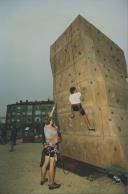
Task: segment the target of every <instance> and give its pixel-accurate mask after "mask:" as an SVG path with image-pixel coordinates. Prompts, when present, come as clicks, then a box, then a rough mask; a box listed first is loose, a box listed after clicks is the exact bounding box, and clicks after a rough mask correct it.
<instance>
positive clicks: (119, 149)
mask: <svg viewBox="0 0 128 194" xmlns="http://www.w3.org/2000/svg"><path fill="white" fill-rule="evenodd" d="M50 49H51V50H50V61H51V68H52V73H53V79H54V80H53V81H54V84H53V86H54V88H53V93H54V100H55V102H56V104H57V113H58V120H59V125H60V128H61V131H62V138H63V140H62V148H63V153H64V155H65V156H69V157H71V158H74V159H77V160H80V161H83V162H87V163H90V164H93V165H96V166H99V167H104V168H107V167H110V166H112V165H120V166H122V167H127V166H128V121H127V120H128V83H127V81H126V77H127V71H126V62H125V58H124V53H123V51H122V50H121V49H120V48H119V46H117V45H116V44H115V43H114V42H112V41H111V40H110V39H109V38H108V37H106V36H105V35H104V34H103V33H102V32H100V31H99V30H98V29H97V28H96V27H94V26H93V25H92V24H90V23H89V22H88V21H86V20H85V19H84V18H83V17H81V16H78V17H77V18H76V19H75V20H74V21H73V23H72V24H71V25H70V26H69V27H68V28H67V29H66V30H65V32H64V33H63V34H62V35H61V36H60V37H59V38H58V39H57V40H56V41H55V43H54V44H53V45H52V46H51V48H50ZM72 86H75V87H76V88H77V90H78V91H80V92H81V94H82V95H81V102H82V106H83V107H84V109H85V111H86V113H87V116H88V118H89V121H90V123H91V124H92V125H93V126H94V128H95V129H96V130H95V131H89V130H88V128H87V124H86V122H85V120H84V117H82V116H80V115H79V113H77V112H75V118H74V119H70V116H69V115H70V112H71V111H70V110H71V107H70V103H69V99H68V97H69V89H70V87H72Z"/></svg>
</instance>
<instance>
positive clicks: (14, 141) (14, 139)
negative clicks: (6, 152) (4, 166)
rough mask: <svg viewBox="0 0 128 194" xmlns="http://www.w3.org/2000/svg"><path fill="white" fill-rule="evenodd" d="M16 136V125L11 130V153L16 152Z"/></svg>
mask: <svg viewBox="0 0 128 194" xmlns="http://www.w3.org/2000/svg"><path fill="white" fill-rule="evenodd" d="M16 136H17V128H16V126H15V125H14V126H13V128H12V130H11V136H10V152H13V151H14V145H16Z"/></svg>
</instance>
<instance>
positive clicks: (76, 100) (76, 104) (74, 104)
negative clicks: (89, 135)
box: [69, 87, 95, 131]
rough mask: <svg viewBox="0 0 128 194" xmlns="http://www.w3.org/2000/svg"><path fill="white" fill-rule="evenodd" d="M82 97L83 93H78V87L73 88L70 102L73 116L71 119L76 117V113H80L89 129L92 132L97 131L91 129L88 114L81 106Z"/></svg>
mask: <svg viewBox="0 0 128 194" xmlns="http://www.w3.org/2000/svg"><path fill="white" fill-rule="evenodd" d="M80 97H81V93H80V92H77V90H76V87H71V88H70V95H69V101H70V103H71V116H70V117H71V118H72V119H73V118H74V117H75V114H74V111H78V112H79V113H80V115H81V116H84V118H85V122H86V124H87V127H88V129H89V130H91V131H95V129H94V128H93V127H91V125H90V122H89V119H88V117H87V115H86V112H85V110H84V109H83V107H82V105H81V100H80Z"/></svg>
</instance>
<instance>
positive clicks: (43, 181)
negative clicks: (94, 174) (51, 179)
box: [40, 178, 48, 185]
mask: <svg viewBox="0 0 128 194" xmlns="http://www.w3.org/2000/svg"><path fill="white" fill-rule="evenodd" d="M47 181H48V179H47V178H45V179H44V180H41V181H40V185H43V184H44V183H46V182H47Z"/></svg>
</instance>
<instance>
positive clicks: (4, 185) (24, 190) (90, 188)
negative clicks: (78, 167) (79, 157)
mask: <svg viewBox="0 0 128 194" xmlns="http://www.w3.org/2000/svg"><path fill="white" fill-rule="evenodd" d="M41 149H42V146H41V144H39V143H35V144H34V143H33V144H32V143H30V144H29V143H28V144H26V143H22V142H20V141H19V142H18V143H17V145H16V147H15V151H14V152H9V145H0V194H49V193H56V194H68V193H69V194H126V193H128V192H127V191H128V187H126V186H124V185H123V184H122V183H121V184H118V185H117V184H114V183H113V182H112V181H111V179H109V178H107V177H105V176H104V177H101V178H99V179H97V180H95V181H93V182H90V181H89V180H87V179H86V177H80V176H78V175H75V174H73V173H69V174H66V175H65V174H64V173H63V171H62V170H61V169H57V174H56V182H58V183H61V184H62V186H61V187H60V188H59V189H56V190H49V189H48V186H47V183H46V184H45V185H43V186H40V184H39V182H40V167H39V162H40V154H41Z"/></svg>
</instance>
